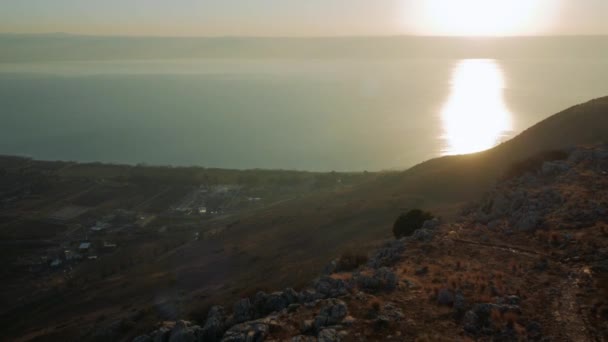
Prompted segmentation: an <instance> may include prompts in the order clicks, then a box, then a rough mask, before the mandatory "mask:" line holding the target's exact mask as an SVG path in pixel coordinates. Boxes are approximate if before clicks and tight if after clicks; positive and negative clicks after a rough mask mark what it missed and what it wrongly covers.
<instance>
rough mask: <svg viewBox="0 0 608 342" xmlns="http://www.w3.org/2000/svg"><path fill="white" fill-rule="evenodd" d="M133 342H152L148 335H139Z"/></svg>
mask: <svg viewBox="0 0 608 342" xmlns="http://www.w3.org/2000/svg"><path fill="white" fill-rule="evenodd" d="M133 342H152V337H150V335H140V336H137V337H136V338H134V339H133Z"/></svg>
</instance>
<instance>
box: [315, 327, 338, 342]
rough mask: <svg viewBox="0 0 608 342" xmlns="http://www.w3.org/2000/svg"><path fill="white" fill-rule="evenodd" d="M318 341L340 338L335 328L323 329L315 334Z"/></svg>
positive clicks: (332, 341) (335, 340) (334, 341)
mask: <svg viewBox="0 0 608 342" xmlns="http://www.w3.org/2000/svg"><path fill="white" fill-rule="evenodd" d="M317 339H318V341H319V342H340V341H341V338H340V335H338V332H337V331H336V330H335V329H323V330H321V331H320V332H319V335H318V336H317Z"/></svg>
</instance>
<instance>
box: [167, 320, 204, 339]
mask: <svg viewBox="0 0 608 342" xmlns="http://www.w3.org/2000/svg"><path fill="white" fill-rule="evenodd" d="M202 334H203V333H202V329H201V327H199V326H191V325H190V323H189V322H186V321H178V322H177V323H176V324H175V326H174V327H173V329H171V333H170V335H169V342H197V341H198V340H199V339H200V338H202Z"/></svg>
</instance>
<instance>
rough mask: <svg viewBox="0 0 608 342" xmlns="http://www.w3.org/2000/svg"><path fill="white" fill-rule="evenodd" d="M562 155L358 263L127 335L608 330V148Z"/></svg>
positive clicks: (485, 334)
mask: <svg viewBox="0 0 608 342" xmlns="http://www.w3.org/2000/svg"><path fill="white" fill-rule="evenodd" d="M557 155H560V156H561V157H560V159H559V160H544V161H543V160H540V161H539V160H538V159H537V160H536V161H535V162H530V163H527V164H522V165H524V166H525V167H520V168H519V169H518V173H517V174H515V175H513V177H512V178H509V179H505V180H504V181H502V182H500V183H499V184H498V185H497V186H496V187H494V188H493V189H492V190H491V191H489V192H488V193H487V194H486V195H485V196H484V198H483V199H482V200H480V201H477V202H475V203H472V204H471V205H469V207H468V208H467V209H466V210H465V211H464V212H463V214H462V215H461V216H460V217H459V218H458V219H457V220H454V221H451V222H440V221H439V220H437V219H435V220H431V221H427V222H426V223H425V224H424V227H423V228H422V229H419V230H418V231H416V232H415V233H414V234H413V235H412V236H411V237H407V238H404V239H401V240H398V241H392V242H388V243H387V244H386V245H385V246H384V247H383V248H381V249H379V250H377V251H375V252H374V253H373V255H371V256H370V257H369V260H368V261H367V263H366V264H364V265H363V266H360V267H359V268H357V269H356V270H354V271H349V272H339V271H337V269H338V268H337V267H336V266H337V263H336V262H333V263H331V264H330V265H329V266H328V267H327V272H326V274H325V275H323V276H321V277H320V278H318V279H317V280H316V281H315V282H314V284H312V286H311V288H309V289H305V290H303V291H300V292H297V291H295V290H293V289H285V290H283V291H279V292H274V293H264V292H259V293H257V294H256V295H255V296H253V297H252V298H243V299H240V300H238V301H237V302H236V303H234V306H233V307H232V308H228V309H226V308H222V307H219V306H216V307H213V308H212V309H211V310H210V312H209V314H208V318H207V320H206V321H205V322H204V323H203V324H201V325H196V324H195V323H191V322H186V321H179V322H164V323H162V324H159V326H158V327H157V329H156V330H154V331H153V332H151V333H150V334H148V335H142V336H139V337H137V338H135V340H134V341H137V342H145V341H171V342H177V341H234V342H236V341H243V342H245V341H252V342H253V341H294V342H295V341H455V340H460V341H490V340H492V341H518V340H519V341H605V340H608V300H607V298H608V215H607V213H608V146H606V145H596V146H587V147H579V148H576V149H571V150H567V151H563V152H562V153H560V154H557ZM386 229H389V227H387V228H386ZM269 276H272V275H269Z"/></svg>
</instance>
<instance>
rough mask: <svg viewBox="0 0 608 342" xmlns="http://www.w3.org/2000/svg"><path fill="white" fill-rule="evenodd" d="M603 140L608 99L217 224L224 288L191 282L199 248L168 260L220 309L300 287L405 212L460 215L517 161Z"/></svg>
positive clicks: (203, 254) (387, 232)
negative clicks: (491, 141) (475, 148)
mask: <svg viewBox="0 0 608 342" xmlns="http://www.w3.org/2000/svg"><path fill="white" fill-rule="evenodd" d="M598 141H608V97H605V98H601V99H597V100H593V101H590V102H588V103H585V104H582V105H578V106H575V107H572V108H570V109H567V110H565V111H563V112H561V113H558V114H556V115H554V116H552V117H550V118H549V119H547V120H545V121H543V122H541V123H539V124H537V125H536V126H534V127H532V128H530V129H528V130H526V131H525V132H523V133H522V134H521V135H519V136H518V137H516V138H514V139H512V140H511V141H509V142H506V143H504V144H501V145H500V146H497V147H496V148H494V149H491V150H489V151H485V152H482V153H477V154H472V155H463V156H450V157H443V158H438V159H434V160H430V161H427V162H425V163H422V164H420V165H418V166H415V167H413V168H411V169H409V170H407V171H404V172H401V173H391V174H387V175H385V176H384V177H380V179H378V180H375V181H372V182H369V183H366V184H363V185H360V186H357V187H353V188H347V189H341V190H339V191H334V192H328V193H324V194H317V195H314V196H310V197H305V198H299V199H294V200H291V201H287V202H283V203H281V204H278V205H276V206H274V207H272V208H268V209H266V210H264V211H261V212H256V213H253V214H250V215H248V216H245V217H241V218H239V219H238V220H235V219H231V220H229V221H218V222H216V223H215V224H214V225H213V226H212V227H207V228H209V229H211V230H212V231H214V232H220V233H219V234H218V235H217V236H215V237H213V238H212V239H211V240H212V241H213V243H214V244H217V245H218V246H222V247H221V250H222V251H223V252H222V253H219V254H217V255H215V258H217V259H218V260H217V265H229V267H222V269H221V270H220V269H218V268H214V269H215V270H216V271H217V272H221V273H222V277H221V278H222V280H223V281H221V282H220V283H217V284H208V283H207V282H205V281H204V280H201V279H198V280H195V279H194V280H193V279H191V278H192V277H195V276H194V275H196V274H197V273H200V272H201V271H202V270H203V269H205V268H207V267H209V263H207V262H206V260H204V259H206V258H208V257H209V251H206V250H205V249H204V248H202V247H201V246H199V244H197V243H193V244H190V245H188V246H186V247H185V248H184V249H183V250H182V251H181V253H178V254H176V255H175V257H174V259H173V260H172V263H173V264H174V265H179V271H177V272H176V273H177V278H178V279H182V278H183V279H189V280H188V281H185V282H187V283H189V285H188V286H187V289H186V291H189V290H193V289H195V288H197V287H200V286H201V282H203V283H204V284H205V285H206V286H211V285H212V286H213V287H214V288H215V290H214V291H213V297H214V298H215V299H218V301H219V302H223V301H231V300H233V299H234V297H235V296H236V295H238V294H242V293H243V292H246V291H252V290H255V289H259V288H266V289H277V288H283V287H286V286H294V287H300V286H302V285H304V284H306V283H307V282H308V281H309V280H310V279H311V278H313V277H314V276H316V275H317V274H318V272H319V270H320V269H321V268H322V267H323V265H325V264H326V263H327V262H328V260H331V259H333V258H335V257H336V256H337V255H339V254H340V253H341V252H342V251H343V250H346V249H353V248H354V249H363V250H369V248H370V247H373V246H374V245H375V243H376V242H377V241H379V240H381V239H383V238H386V237H390V236H391V226H392V223H393V221H394V219H395V218H396V216H397V215H398V214H399V213H400V212H402V211H404V210H406V209H408V208H412V207H422V208H424V209H427V210H431V211H433V212H434V213H436V214H438V215H440V216H443V217H445V218H450V217H454V216H455V215H456V214H457V213H458V212H459V211H460V209H461V207H462V206H463V205H464V204H465V203H467V202H470V201H472V200H475V199H477V198H479V197H480V196H481V195H482V194H483V193H484V192H485V191H487V190H488V188H490V187H491V186H493V185H494V184H495V182H496V179H497V178H499V177H501V175H502V174H503V172H504V171H505V169H506V168H508V167H509V166H510V165H512V163H513V162H515V161H519V160H523V159H526V158H528V157H530V156H532V155H535V154H536V153H537V152H539V151H545V150H550V149H558V148H565V147H570V146H574V145H578V144H589V143H595V142H598ZM218 248H219V247H218ZM176 269H177V267H176ZM269 274H272V275H273V276H272V277H271V276H269ZM195 278H196V277H195ZM197 284H198V285H197ZM218 301H216V303H217V302H218ZM199 304H200V303H199Z"/></svg>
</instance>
